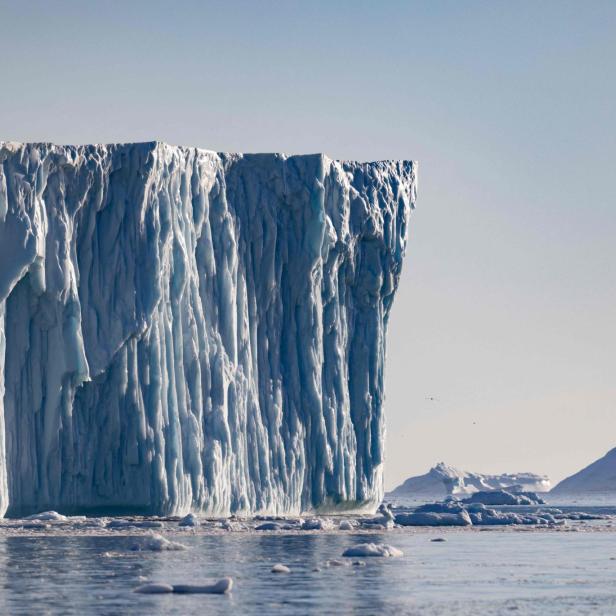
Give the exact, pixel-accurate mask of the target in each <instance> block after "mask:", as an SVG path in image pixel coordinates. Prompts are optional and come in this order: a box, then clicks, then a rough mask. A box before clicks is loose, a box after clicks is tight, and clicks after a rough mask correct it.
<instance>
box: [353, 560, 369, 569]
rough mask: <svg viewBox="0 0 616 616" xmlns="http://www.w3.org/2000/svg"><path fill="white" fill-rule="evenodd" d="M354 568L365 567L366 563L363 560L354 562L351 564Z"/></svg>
mask: <svg viewBox="0 0 616 616" xmlns="http://www.w3.org/2000/svg"><path fill="white" fill-rule="evenodd" d="M351 564H352V565H353V566H354V567H365V566H366V563H365V562H364V561H363V560H354V561H353V562H352V563H351Z"/></svg>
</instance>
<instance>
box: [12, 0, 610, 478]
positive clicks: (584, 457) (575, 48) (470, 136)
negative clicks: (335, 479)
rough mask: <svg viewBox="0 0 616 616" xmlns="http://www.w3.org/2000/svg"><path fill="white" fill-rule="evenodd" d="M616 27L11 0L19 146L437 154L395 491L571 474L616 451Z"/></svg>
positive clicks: (370, 9) (485, 9) (427, 158)
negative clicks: (441, 470)
mask: <svg viewBox="0 0 616 616" xmlns="http://www.w3.org/2000/svg"><path fill="white" fill-rule="evenodd" d="M614 32H616V3H615V2H611V1H606V2H603V1H601V0H593V2H586V3H581V2H577V1H576V2H569V1H567V0H558V1H549V0H544V1H542V2H534V1H524V0H522V1H519V2H515V3H514V2H505V1H498V0H494V1H490V2H474V1H472V0H469V1H466V2H462V3H461V2H457V1H455V2H454V1H451V2H446V1H440V0H426V1H425V2H412V1H408V2H402V1H387V0H384V1H380V2H373V1H371V2H365V1H362V0H355V1H344V0H340V1H334V0H328V1H320V0H315V1H312V2H310V3H307V2H294V1H288V2H282V1H280V2H267V1H260V2H233V1H229V2H222V1H221V2H205V1H200V2H196V1H195V2H190V1H181V0H176V1H174V2H173V3H171V2H168V1H167V2H158V1H156V0H148V1H136V0H135V1H132V2H130V1H126V2H116V1H113V0H112V1H106V2H83V1H82V0H79V1H77V0H75V1H63V0H56V1H53V2H49V1H40V0H30V1H29V2H27V3H25V2H15V1H14V0H11V1H7V0H0V40H1V41H2V54H1V57H0V139H4V140H15V141H54V142H57V143H90V142H97V143H100V142H118V141H150V140H155V139H156V140H163V141H167V142H169V143H172V144H178V145H191V146H199V147H204V148H207V149H212V150H218V151H241V152H255V151H283V152H287V153H308V152H325V153H327V154H328V155H330V156H331V157H333V158H345V159H358V160H375V159H382V158H388V159H391V158H394V159H397V158H401V159H414V160H418V161H419V195H418V202H417V209H416V211H415V212H414V213H413V216H412V221H411V225H410V242H409V245H408V251H407V260H406V264H405V269H404V272H403V275H402V278H401V281H400V287H399V290H398V296H397V299H396V301H395V303H394V307H393V310H392V314H391V318H390V323H389V340H388V348H387V366H386V406H385V412H386V416H387V448H386V456H387V462H386V487H387V488H392V487H394V486H395V485H397V484H398V483H399V482H400V481H402V480H403V479H404V478H406V477H409V476H411V475H415V474H420V473H424V472H426V471H427V470H428V469H429V468H430V466H432V465H434V464H435V463H436V462H439V461H444V462H447V463H448V464H451V465H454V466H458V467H461V468H463V469H466V470H472V471H476V472H486V473H488V472H490V473H491V472H517V471H533V472H538V473H547V474H548V475H549V476H550V477H551V478H552V480H553V481H554V482H556V481H558V480H560V479H562V478H563V477H565V476H567V475H569V474H571V473H573V472H575V471H577V470H578V469H580V468H581V467H582V466H585V465H586V464H588V463H590V462H591V461H593V460H594V459H596V458H598V457H600V456H602V455H603V454H604V453H605V452H606V451H607V450H608V449H611V448H612V447H615V446H616V314H614V309H615V307H616V165H615V164H616V107H615V102H614V101H616V79H614V75H616V36H614ZM430 398H435V399H434V400H431V399H430Z"/></svg>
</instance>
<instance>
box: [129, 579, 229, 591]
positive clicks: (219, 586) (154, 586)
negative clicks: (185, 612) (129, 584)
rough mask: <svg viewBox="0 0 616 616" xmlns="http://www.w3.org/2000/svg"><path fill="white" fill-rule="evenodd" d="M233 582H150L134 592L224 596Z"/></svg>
mask: <svg viewBox="0 0 616 616" xmlns="http://www.w3.org/2000/svg"><path fill="white" fill-rule="evenodd" d="M232 588H233V580H232V579H231V578H230V577H226V578H222V579H220V580H218V581H217V582H215V583H214V584H173V585H171V584H165V583H161V582H149V583H147V584H141V585H140V586H137V588H135V589H134V590H133V592H136V593H141V594H145V595H158V594H166V593H175V594H183V595H184V594H207V595H224V594H227V593H229V592H231V589H232Z"/></svg>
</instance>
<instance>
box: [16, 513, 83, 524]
mask: <svg viewBox="0 0 616 616" xmlns="http://www.w3.org/2000/svg"><path fill="white" fill-rule="evenodd" d="M24 519H25V520H39V521H42V522H66V521H67V520H68V518H67V517H66V516H65V515H62V514H61V513H58V512H57V511H42V512H41V513H35V514H33V515H29V516H28V517H27V518H24ZM81 519H83V518H81Z"/></svg>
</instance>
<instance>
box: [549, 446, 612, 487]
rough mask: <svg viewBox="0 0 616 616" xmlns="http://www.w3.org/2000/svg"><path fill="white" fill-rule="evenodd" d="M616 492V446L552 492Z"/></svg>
mask: <svg viewBox="0 0 616 616" xmlns="http://www.w3.org/2000/svg"><path fill="white" fill-rule="evenodd" d="M606 492H616V447H615V448H614V449H612V450H610V451H608V452H607V453H606V454H605V455H604V456H603V457H602V458H600V459H599V460H597V461H596V462H593V463H592V464H590V465H589V466H587V467H586V468H583V469H582V470H581V471H579V472H577V473H575V475H571V477H567V478H566V479H563V480H562V481H561V482H560V483H559V484H558V485H557V486H556V487H555V488H554V489H553V490H552V491H551V492H550V494H559V495H560V494H588V493H606Z"/></svg>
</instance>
